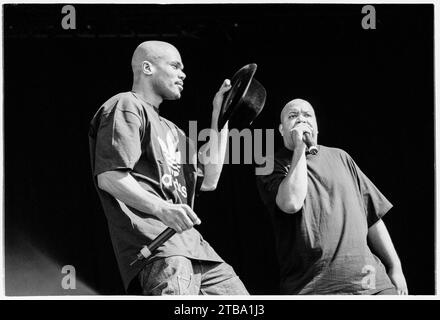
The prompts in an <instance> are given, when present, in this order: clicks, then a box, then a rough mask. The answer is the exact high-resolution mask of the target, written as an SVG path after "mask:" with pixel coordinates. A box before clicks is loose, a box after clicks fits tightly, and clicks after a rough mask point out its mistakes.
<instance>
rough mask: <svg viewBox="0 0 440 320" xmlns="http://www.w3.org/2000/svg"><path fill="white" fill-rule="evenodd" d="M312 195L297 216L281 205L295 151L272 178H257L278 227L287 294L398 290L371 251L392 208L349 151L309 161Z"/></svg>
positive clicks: (283, 153) (282, 156)
mask: <svg viewBox="0 0 440 320" xmlns="http://www.w3.org/2000/svg"><path fill="white" fill-rule="evenodd" d="M306 157H307V195H306V198H305V201H304V205H303V207H302V209H301V210H300V211H299V212H297V213H294V214H287V213H284V212H282V211H281V210H280V209H279V208H278V206H277V205H276V195H277V193H278V187H279V185H280V183H281V181H282V180H283V179H284V178H285V177H286V176H287V173H288V172H289V169H290V165H291V160H292V151H290V150H288V149H286V148H282V149H281V150H280V151H279V152H277V153H276V154H275V157H274V159H273V161H274V171H273V173H272V174H269V175H265V176H257V185H258V189H259V192H260V194H261V196H262V199H263V202H264V203H265V205H266V206H267V208H268V210H269V212H270V214H271V218H272V221H273V227H274V231H275V239H276V249H277V254H278V259H279V264H280V268H281V270H280V275H281V292H282V293H283V294H373V293H376V292H378V291H381V290H384V289H387V288H392V287H393V285H392V283H391V281H390V279H389V278H388V276H387V274H386V270H385V267H384V266H383V264H382V263H381V262H380V260H379V259H378V258H377V257H376V256H375V255H374V254H373V253H372V252H371V251H370V249H369V247H368V244H367V234H368V228H369V227H370V226H372V225H373V224H374V223H376V222H377V221H378V220H379V219H381V218H382V216H383V215H384V214H385V213H386V212H387V211H388V210H389V209H390V208H391V207H392V205H391V203H390V202H388V200H387V199H386V198H385V197H384V196H383V195H382V194H381V193H380V191H379V190H378V189H377V188H376V187H375V186H374V184H373V183H372V182H371V181H370V180H369V179H368V178H367V177H366V176H365V175H364V174H363V173H362V171H361V170H360V169H359V168H358V166H357V165H356V164H355V162H354V161H353V159H352V158H351V157H350V156H349V155H348V154H347V153H346V152H344V151H343V150H340V149H335V148H328V147H324V146H319V153H318V154H317V155H311V154H308V155H307V156H306Z"/></svg>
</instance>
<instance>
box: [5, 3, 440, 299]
mask: <svg viewBox="0 0 440 320" xmlns="http://www.w3.org/2000/svg"><path fill="white" fill-rule="evenodd" d="M7 3H14V2H3V1H1V4H2V5H3V4H7ZM15 3H18V2H15ZM20 3H29V4H30V3H34V4H37V3H42V4H43V3H44V4H50V3H52V4H63V3H66V4H87V3H94V4H111V3H118V4H196V3H197V4H240V3H243V4H251V3H255V4H258V3H270V4H283V3H292V4H344V3H345V4H433V5H434V40H435V36H436V35H438V34H439V18H440V16H439V6H438V5H436V4H435V2H434V1H407V0H397V1H390V0H387V1H359V0H351V1H341V0H321V1H298V2H296V1H295V2H293V1H286V0H284V1H283V0H277V1H274V2H268V1H261V0H254V1H232V0H230V1H222V0H217V1H182V0H174V1H163V0H162V1H149V0H144V1H129V2H125V1H99V0H95V1H21V2H20ZM1 16H2V24H1V27H0V28H1V33H2V38H1V40H0V43H1V50H0V59H1V70H2V77H1V79H0V87H1V93H0V101H1V110H0V132H1V133H2V139H0V164H1V166H2V170H1V171H0V187H1V190H2V193H1V194H0V214H1V219H0V230H1V231H2V234H1V237H0V254H1V259H0V260H1V264H0V272H1V275H0V279H1V281H0V299H6V300H84V299H86V300H179V301H185V300H248V301H252V300H440V293H439V288H438V286H439V283H440V272H439V265H438V255H437V253H438V250H439V248H440V239H439V236H438V233H437V231H438V230H439V219H438V216H437V213H438V209H439V199H440V198H439V195H440V191H439V188H438V187H437V181H439V177H440V174H439V172H438V170H437V167H438V165H437V164H438V159H439V158H440V153H439V148H438V146H439V144H438V140H437V138H438V137H439V133H440V130H439V128H438V125H437V117H438V110H437V108H436V107H437V106H439V96H438V94H436V91H435V92H434V94H435V99H434V103H435V113H434V116H435V144H436V150H435V159H436V163H435V169H436V170H435V196H436V202H435V212H436V214H435V225H436V230H435V250H436V256H435V268H436V269H435V270H436V275H435V279H436V283H435V290H436V293H435V295H426V296H425V295H417V296H413V295H409V296H396V297H394V296H393V297H392V298H390V297H387V296H385V297H384V296H342V297H341V296H284V295H282V296H281V295H271V296H266V295H252V296H178V297H142V296H125V295H124V296H104V295H97V296H92V295H90V296H89V295H87V296H78V295H75V296H73V295H72V296H25V297H23V296H22V297H7V296H5V279H4V277H5V273H4V270H5V261H4V259H5V257H4V250H3V248H4V247H3V245H4V229H3V227H4V215H3V209H4V202H3V196H4V177H3V170H4V157H3V150H4V149H3V148H4V145H3V8H2V9H1ZM434 48H435V53H437V54H436V55H435V59H434V70H435V72H434V81H435V82H437V81H438V79H440V77H439V69H438V65H439V63H438V53H439V52H440V51H439V50H440V47H439V41H435V43H434ZM435 89H437V86H435Z"/></svg>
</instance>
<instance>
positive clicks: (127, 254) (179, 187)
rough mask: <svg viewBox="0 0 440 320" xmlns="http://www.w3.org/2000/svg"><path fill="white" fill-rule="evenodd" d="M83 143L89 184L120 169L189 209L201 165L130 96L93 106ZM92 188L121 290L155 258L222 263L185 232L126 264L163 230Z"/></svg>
mask: <svg viewBox="0 0 440 320" xmlns="http://www.w3.org/2000/svg"><path fill="white" fill-rule="evenodd" d="M89 144H90V155H91V164H92V172H93V177H94V182H95V185H97V180H96V177H97V175H99V174H100V173H103V172H106V171H112V170H126V171H129V172H130V174H131V175H132V176H133V177H134V178H135V179H136V180H137V182H138V183H139V184H140V185H141V187H142V188H144V189H145V190H147V191H148V192H150V193H152V194H153V195H155V196H157V197H159V198H161V199H163V200H166V201H170V202H172V203H186V204H188V205H189V206H191V207H192V206H193V201H194V194H195V189H196V184H197V179H200V170H198V169H199V168H201V166H198V163H197V161H196V160H194V159H197V154H196V149H195V147H194V145H193V143H192V141H189V139H188V138H187V137H186V136H185V134H184V132H183V131H182V130H180V129H179V128H178V127H177V126H176V125H174V124H173V123H172V122H170V121H168V120H166V119H164V118H162V117H161V116H160V115H159V114H158V110H156V109H155V108H153V107H152V106H151V105H149V104H148V103H147V102H146V101H144V100H143V99H142V98H141V97H139V96H138V95H136V94H135V93H133V92H125V93H121V94H118V95H116V96H114V97H112V98H110V99H109V100H108V101H107V102H105V103H104V105H103V106H102V107H101V108H99V110H98V111H97V113H96V114H95V116H94V118H93V120H92V122H91V125H90V131H89ZM202 179H203V176H202ZM97 190H98V193H99V197H100V199H101V203H102V206H103V208H104V212H105V214H106V217H107V221H108V226H109V230H110V236H111V239H112V243H113V248H114V251H115V255H116V258H117V261H118V264H119V269H120V272H121V275H122V279H123V281H124V284H125V287H126V289H127V287H128V286H129V284H130V281H131V280H132V279H133V277H135V276H136V275H137V274H138V272H139V271H140V270H141V268H142V267H143V266H144V265H145V264H146V263H148V262H151V261H153V260H155V259H157V258H160V257H168V256H173V255H182V256H186V257H188V258H193V259H198V260H208V261H219V262H221V261H223V260H222V259H221V258H220V257H219V256H218V255H217V253H216V252H215V251H214V250H213V249H212V248H211V246H210V245H209V243H208V242H206V241H205V240H204V239H203V238H202V236H201V235H200V233H199V232H198V231H197V230H196V229H195V228H191V229H190V230H187V231H185V232H183V233H181V234H175V235H174V236H172V237H171V238H170V239H169V240H168V241H166V242H165V243H164V245H162V246H160V247H159V248H158V249H157V250H156V251H155V252H154V253H153V254H152V255H151V256H150V258H149V259H148V260H144V261H142V262H139V263H136V264H134V265H133V266H130V262H131V261H133V260H134V259H135V258H136V255H137V253H138V252H139V251H140V250H141V249H142V247H144V246H146V245H148V244H149V243H151V241H152V240H154V238H156V236H157V235H159V234H160V233H161V232H162V231H164V230H165V228H166V226H165V225H164V224H163V223H162V222H161V221H160V220H159V219H158V218H157V217H155V216H153V215H151V214H149V213H148V212H141V211H139V210H136V209H134V208H131V207H128V206H126V205H125V204H123V203H122V202H120V201H119V200H116V199H115V198H114V197H112V196H111V195H110V194H108V193H107V192H105V191H103V190H101V189H99V188H97Z"/></svg>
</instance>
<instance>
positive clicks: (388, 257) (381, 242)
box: [368, 220, 402, 270]
mask: <svg viewBox="0 0 440 320" xmlns="http://www.w3.org/2000/svg"><path fill="white" fill-rule="evenodd" d="M368 242H369V244H370V247H371V250H372V251H373V252H374V253H375V254H376V255H377V256H378V257H379V258H380V260H381V261H382V262H383V264H384V265H385V266H386V267H387V269H388V270H390V269H397V270H401V269H402V265H401V263H400V259H399V256H398V255H397V252H396V249H395V248H394V245H393V242H392V240H391V237H390V234H389V233H388V230H387V228H386V226H385V223H384V222H383V221H382V220H379V221H378V222H376V223H375V224H374V225H372V226H371V227H370V228H369V229H368Z"/></svg>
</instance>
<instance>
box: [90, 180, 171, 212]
mask: <svg viewBox="0 0 440 320" xmlns="http://www.w3.org/2000/svg"><path fill="white" fill-rule="evenodd" d="M98 187H99V188H100V189H102V190H104V191H106V192H108V193H109V194H111V195H112V196H113V197H115V198H116V199H118V200H119V201H121V202H123V203H124V204H126V205H127V206H130V207H132V208H135V209H137V210H139V211H141V212H145V213H148V214H152V215H154V216H156V217H158V218H160V216H161V213H162V210H163V207H164V205H165V204H166V202H165V201H164V200H162V199H160V198H159V197H156V196H155V195H153V194H151V193H149V192H147V191H146V190H145V189H143V188H142V187H141V186H140V184H139V183H138V182H137V181H136V180H135V179H134V178H133V177H132V176H131V175H130V174H129V173H128V172H125V171H107V172H104V173H102V174H100V175H98Z"/></svg>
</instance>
